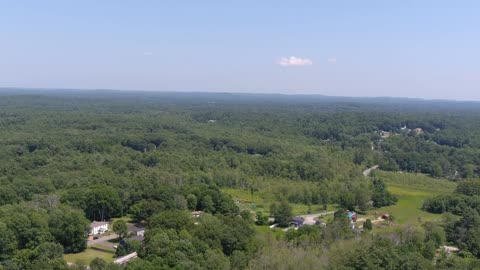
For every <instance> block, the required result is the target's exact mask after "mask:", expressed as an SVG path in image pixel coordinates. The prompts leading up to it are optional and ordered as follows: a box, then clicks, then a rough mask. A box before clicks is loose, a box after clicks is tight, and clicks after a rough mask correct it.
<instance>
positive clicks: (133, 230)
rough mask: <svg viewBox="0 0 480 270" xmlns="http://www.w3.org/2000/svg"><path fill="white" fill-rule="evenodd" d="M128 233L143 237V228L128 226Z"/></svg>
mask: <svg viewBox="0 0 480 270" xmlns="http://www.w3.org/2000/svg"><path fill="white" fill-rule="evenodd" d="M128 232H129V234H132V235H135V236H137V235H141V236H143V235H144V234H145V228H142V227H138V226H128Z"/></svg>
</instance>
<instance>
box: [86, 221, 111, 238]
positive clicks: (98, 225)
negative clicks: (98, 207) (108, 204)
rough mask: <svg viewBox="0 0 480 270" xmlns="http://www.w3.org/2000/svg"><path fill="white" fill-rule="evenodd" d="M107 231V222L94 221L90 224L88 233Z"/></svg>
mask: <svg viewBox="0 0 480 270" xmlns="http://www.w3.org/2000/svg"><path fill="white" fill-rule="evenodd" d="M106 231H108V222H105V221H94V222H92V224H90V235H95V234H101V233H104V232H106Z"/></svg>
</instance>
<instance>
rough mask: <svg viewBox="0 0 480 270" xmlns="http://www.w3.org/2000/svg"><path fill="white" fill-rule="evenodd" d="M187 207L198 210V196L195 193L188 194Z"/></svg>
mask: <svg viewBox="0 0 480 270" xmlns="http://www.w3.org/2000/svg"><path fill="white" fill-rule="evenodd" d="M187 207H188V209H190V210H197V196H195V194H188V195H187Z"/></svg>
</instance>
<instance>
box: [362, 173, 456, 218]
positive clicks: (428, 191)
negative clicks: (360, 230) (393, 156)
mask: <svg viewBox="0 0 480 270" xmlns="http://www.w3.org/2000/svg"><path fill="white" fill-rule="evenodd" d="M375 176H377V177H379V178H381V179H383V180H384V181H385V182H386V183H387V189H388V190H389V191H390V192H392V193H393V194H394V195H396V196H397V198H398V202H397V204H395V205H391V206H387V207H382V208H379V209H373V210H371V211H369V216H373V213H374V212H379V213H382V214H384V213H388V214H390V215H392V216H393V217H394V220H395V223H398V224H408V225H415V226H419V225H421V224H422V223H424V222H426V221H438V220H440V219H441V218H442V216H441V215H438V214H431V213H427V212H425V211H423V210H422V209H421V208H422V205H423V202H424V200H425V199H427V198H431V197H434V196H436V195H439V194H446V193H451V192H453V191H454V190H455V188H456V184H455V183H454V182H452V181H449V180H447V179H435V178H431V177H429V176H426V175H423V174H409V173H398V172H383V171H377V172H375Z"/></svg>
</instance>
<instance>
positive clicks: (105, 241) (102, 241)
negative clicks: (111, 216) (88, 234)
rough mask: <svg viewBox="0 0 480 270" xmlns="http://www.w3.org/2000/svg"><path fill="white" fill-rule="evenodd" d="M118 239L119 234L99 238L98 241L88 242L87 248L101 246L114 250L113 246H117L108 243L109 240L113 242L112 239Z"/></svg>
mask: <svg viewBox="0 0 480 270" xmlns="http://www.w3.org/2000/svg"><path fill="white" fill-rule="evenodd" d="M117 237H118V235H117V234H115V233H112V234H110V235H108V236H104V237H101V238H98V239H95V240H88V241H87V246H91V245H100V246H104V247H109V248H113V246H115V245H117V244H114V243H110V242H108V240H112V239H115V238H117Z"/></svg>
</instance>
